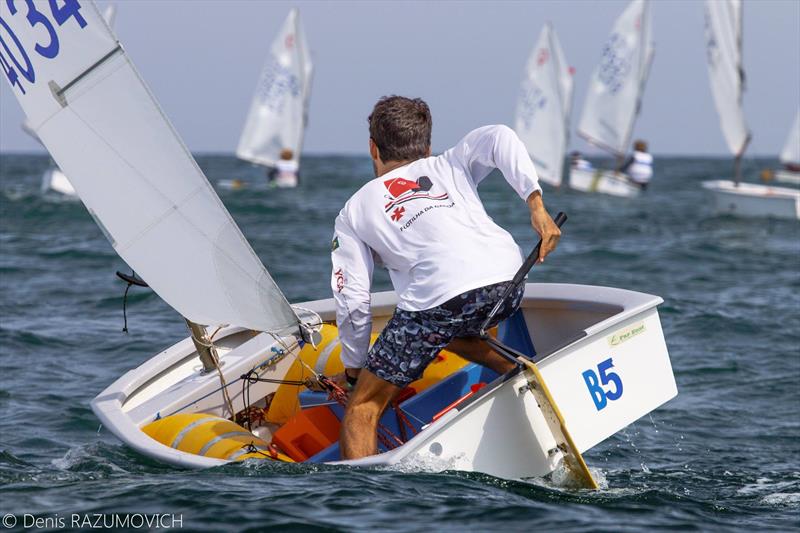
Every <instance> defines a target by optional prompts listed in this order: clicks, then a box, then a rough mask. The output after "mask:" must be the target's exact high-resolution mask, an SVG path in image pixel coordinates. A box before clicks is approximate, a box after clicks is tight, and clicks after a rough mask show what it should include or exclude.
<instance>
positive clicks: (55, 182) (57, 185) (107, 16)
mask: <svg viewBox="0 0 800 533" xmlns="http://www.w3.org/2000/svg"><path fill="white" fill-rule="evenodd" d="M116 14H117V8H116V6H113V5H110V6H108V7H106V9H105V11H103V19H104V20H105V21H106V24H108V27H109V28H113V27H114V20H115V18H116ZM20 127H21V128H22V131H24V132H25V133H27V134H28V135H30V136H31V137H33V138H34V139H35V140H36V141H37V142H38V143H40V144H41V141H40V140H39V136H38V135H36V132H35V131H34V130H33V128H32V127H31V125H30V123H28V121H27V120H24V121H23V122H22V124H21V126H20ZM51 191H52V192H57V193H60V194H63V195H64V196H71V197H75V198H77V197H78V193H77V192H75V187H73V186H72V183H70V181H69V179H68V178H67V176H66V175H65V174H64V173H63V172H61V169H60V168H58V165H56V164H55V163H53V164H52V165H51V166H50V168H48V169H47V170H45V171H44V174H42V193H43V194H44V193H48V192H51Z"/></svg>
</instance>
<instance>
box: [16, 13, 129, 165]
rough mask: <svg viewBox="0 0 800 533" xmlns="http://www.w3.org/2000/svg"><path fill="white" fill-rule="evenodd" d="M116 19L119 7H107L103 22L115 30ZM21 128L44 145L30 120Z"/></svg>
mask: <svg viewBox="0 0 800 533" xmlns="http://www.w3.org/2000/svg"><path fill="white" fill-rule="evenodd" d="M116 18H117V7H116V6H115V5H113V4H112V5H109V6H106V9H105V11H103V20H105V21H106V24H108V27H109V28H112V29H113V28H114V21H115V20H116ZM19 127H20V128H22V131H24V132H25V133H27V134H28V135H30V136H31V137H33V140H35V141H36V142H38V143H39V144H42V141H41V140H39V136H38V135H36V132H35V131H34V130H33V127H32V126H31V125H30V123H29V122H28V119H23V120H22V124H20V125H19ZM65 179H66V178H65Z"/></svg>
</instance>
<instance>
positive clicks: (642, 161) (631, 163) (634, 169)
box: [620, 140, 653, 190]
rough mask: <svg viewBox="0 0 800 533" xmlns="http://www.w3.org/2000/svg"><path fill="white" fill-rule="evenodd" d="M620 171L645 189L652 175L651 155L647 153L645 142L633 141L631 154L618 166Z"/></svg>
mask: <svg viewBox="0 0 800 533" xmlns="http://www.w3.org/2000/svg"><path fill="white" fill-rule="evenodd" d="M620 171H621V172H624V173H625V174H627V175H628V177H629V178H630V179H631V181H632V182H634V183H635V184H636V185H638V186H639V187H641V188H642V190H645V189H647V185H648V184H649V183H650V178H652V177H653V156H652V155H650V154H649V153H647V143H646V142H645V141H642V140H637V141H636V142H634V143H633V154H632V155H631V156H630V157H629V158H628V160H627V161H625V164H624V165H622V168H620Z"/></svg>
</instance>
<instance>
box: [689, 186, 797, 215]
mask: <svg viewBox="0 0 800 533" xmlns="http://www.w3.org/2000/svg"><path fill="white" fill-rule="evenodd" d="M703 188H705V189H706V190H707V191H709V193H710V194H711V196H712V197H713V199H714V208H715V211H716V212H717V213H719V214H726V215H734V216H740V217H748V218H750V217H753V218H759V217H760V218H780V219H788V220H798V219H800V191H798V190H796V189H790V188H787V187H772V186H767V185H761V184H757V183H740V184H739V185H738V186H737V185H736V184H735V183H734V182H733V181H730V180H713V181H704V182H703Z"/></svg>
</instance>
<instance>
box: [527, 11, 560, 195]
mask: <svg viewBox="0 0 800 533" xmlns="http://www.w3.org/2000/svg"><path fill="white" fill-rule="evenodd" d="M572 73H573V69H572V68H571V67H569V66H568V65H567V61H566V59H565V58H564V51H563V50H562V49H561V44H560V43H559V41H558V36H557V35H556V31H555V29H553V27H552V26H551V25H550V24H549V23H547V24H545V26H544V28H542V31H541V33H540V34H539V40H538V41H537V42H536V46H535V47H534V48H533V51H532V52H531V55H530V58H529V59H528V63H527V65H526V67H525V76H524V78H523V80H522V87H521V90H520V95H519V100H518V101H517V111H516V117H515V120H514V129H515V130H516V131H517V134H518V135H519V137H520V139H522V142H524V143H525V146H526V147H527V148H528V152H529V153H530V155H531V158H532V159H533V161H534V163H536V172H537V173H538V175H539V179H540V180H541V181H543V182H545V183H548V184H550V185H552V186H554V187H558V186H560V185H561V176H562V173H563V167H564V153H565V152H566V150H567V143H568V141H569V119H570V113H571V110H572V89H573V80H572Z"/></svg>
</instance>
